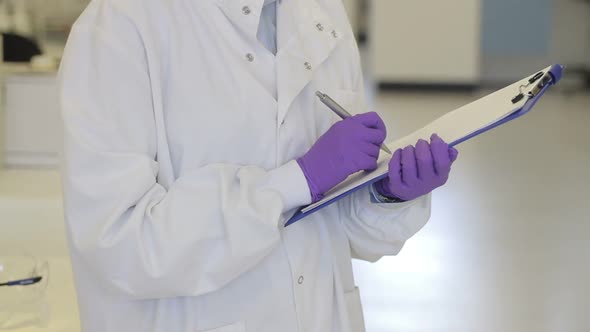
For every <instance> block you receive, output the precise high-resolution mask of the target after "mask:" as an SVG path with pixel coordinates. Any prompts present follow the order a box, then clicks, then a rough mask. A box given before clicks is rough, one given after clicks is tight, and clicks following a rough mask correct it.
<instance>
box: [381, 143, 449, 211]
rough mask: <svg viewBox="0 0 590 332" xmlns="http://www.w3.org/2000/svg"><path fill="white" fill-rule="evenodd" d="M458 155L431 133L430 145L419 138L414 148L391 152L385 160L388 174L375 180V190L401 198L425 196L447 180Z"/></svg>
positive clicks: (407, 199) (409, 147) (387, 195)
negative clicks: (387, 161)
mask: <svg viewBox="0 0 590 332" xmlns="http://www.w3.org/2000/svg"><path fill="white" fill-rule="evenodd" d="M458 155H459V152H458V151H457V150H456V149H455V148H452V147H449V145H448V144H447V143H446V142H445V141H443V140H442V139H441V138H440V137H438V135H436V134H433V135H432V136H431V137H430V144H428V142H427V141H425V140H419V141H418V143H416V147H415V148H414V147H413V146H408V147H406V148H404V149H403V150H402V149H399V150H397V151H395V152H394V154H393V157H392V158H391V160H390V161H389V177H387V178H385V179H383V180H381V181H379V182H377V183H376V184H375V189H377V191H378V192H379V193H380V194H381V195H383V196H386V197H391V198H398V199H401V200H404V201H410V200H413V199H415V198H418V197H420V196H423V195H426V194H428V193H430V192H431V191H433V190H434V189H436V188H438V187H440V186H442V185H444V184H445V183H446V182H447V179H448V178H449V173H450V172H451V165H452V164H453V162H454V161H455V160H456V159H457V156H458Z"/></svg>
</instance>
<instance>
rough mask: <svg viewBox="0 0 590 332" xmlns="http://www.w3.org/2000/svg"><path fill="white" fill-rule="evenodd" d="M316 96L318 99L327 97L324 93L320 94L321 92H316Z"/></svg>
mask: <svg viewBox="0 0 590 332" xmlns="http://www.w3.org/2000/svg"><path fill="white" fill-rule="evenodd" d="M315 95H316V96H318V97H320V98H324V96H325V95H324V94H323V93H322V92H320V91H316V92H315Z"/></svg>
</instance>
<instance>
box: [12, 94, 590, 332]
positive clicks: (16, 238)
mask: <svg viewBox="0 0 590 332" xmlns="http://www.w3.org/2000/svg"><path fill="white" fill-rule="evenodd" d="M484 93H487V92H481V93H480V92H478V93H474V94H441V93H408V92H404V93H388V94H378V95H377V96H376V97H375V98H374V108H375V110H377V111H378V112H379V113H380V114H381V115H382V116H383V117H384V118H385V120H386V122H387V124H388V128H389V131H390V133H389V136H390V137H389V139H390V140H392V139H395V138H397V137H400V136H403V135H404V134H407V133H409V132H411V131H413V130H414V129H417V128H418V127H420V126H422V125H425V124H426V123H428V122H429V121H431V120H433V119H435V118H436V117H438V116H440V115H442V114H443V113H445V112H447V111H450V110H452V109H454V108H456V107H457V106H460V105H463V104H465V103H467V102H469V101H472V100H474V99H477V98H478V97H479V96H480V95H482V94H484ZM589 105H590V95H574V96H564V95H562V94H560V93H559V92H553V93H551V94H550V95H548V96H547V97H545V98H544V100H542V101H541V103H540V104H539V106H538V107H537V108H536V109H535V110H534V111H533V112H532V113H531V114H528V115H527V116H525V117H524V118H521V119H519V120H516V121H515V122H513V123H510V124H507V125H505V126H503V127H501V128H498V129H497V130H495V131H493V132H491V133H487V134H485V135H484V136H481V137H479V138H477V139H475V140H473V141H470V142H466V143H464V144H462V145H460V146H459V147H458V148H459V150H460V153H461V155H460V158H459V160H458V161H457V163H456V165H455V166H454V169H453V173H452V177H451V179H450V180H449V182H448V185H447V186H446V187H444V188H441V189H439V190H437V191H436V192H435V194H434V200H433V210H432V218H431V220H430V222H429V223H428V224H427V226H426V227H425V228H424V229H423V230H422V231H421V232H420V233H418V235H416V236H415V237H414V238H412V239H411V240H410V241H408V243H407V244H406V246H405V248H404V249H403V250H402V252H401V253H400V255H398V256H397V257H391V258H384V259H382V260H380V261H379V262H378V263H376V264H369V263H364V262H355V270H356V281H357V284H358V285H359V287H360V289H361V292H362V298H363V303H364V309H365V320H366V324H367V331H368V332H386V331H387V332H392V331H395V332H417V331H420V332H443V331H444V332H467V331H469V332H472V331H474V332H498V331H503V332H528V331H534V332H558V331H559V332H586V331H590V315H588V313H590V264H589V260H590V241H588V235H589V234H590V217H589V215H590V203H589V202H588V200H589V199H590V178H589V175H588V173H586V172H587V171H588V169H589V167H588V165H590V148H589V147H588V144H590V130H589V129H588V127H590V107H589ZM62 219H63V212H62V207H61V194H60V190H59V176H58V174H57V172H55V171H31V170H7V171H3V172H0V227H1V230H2V231H0V244H1V245H2V247H5V248H6V247H9V248H14V247H20V248H24V249H27V250H28V251H31V252H33V253H34V254H36V255H39V256H44V257H46V258H48V259H49V260H50V263H51V264H52V271H53V273H52V277H51V283H50V288H49V290H48V300H49V302H50V304H51V306H52V318H53V321H52V322H51V323H50V324H49V326H47V327H45V328H42V327H39V328H30V329H22V330H13V331H18V332H21V331H31V332H36V331H51V332H57V331H59V332H66V331H67V332H70V331H71V332H73V331H76V329H77V328H76V326H77V318H76V317H77V308H76V307H75V303H76V302H75V297H74V289H73V283H72V277H71V271H70V267H69V263H68V260H67V258H66V257H67V256H66V243H65V231H64V227H63V221H62Z"/></svg>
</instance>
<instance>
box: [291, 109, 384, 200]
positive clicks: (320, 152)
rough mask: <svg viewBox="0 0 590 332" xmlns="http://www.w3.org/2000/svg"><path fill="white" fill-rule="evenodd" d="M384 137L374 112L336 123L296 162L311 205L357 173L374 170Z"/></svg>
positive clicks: (382, 124) (381, 121)
mask: <svg viewBox="0 0 590 332" xmlns="http://www.w3.org/2000/svg"><path fill="white" fill-rule="evenodd" d="M386 135H387V132H386V129H385V124H384V123H383V120H381V118H380V117H379V115H377V113H375V112H370V113H364V114H359V115H355V116H352V117H350V118H347V119H345V120H342V121H339V122H336V123H335V124H334V125H333V126H332V127H331V128H330V129H328V131H327V132H326V133H325V134H324V135H322V137H320V138H319V139H318V140H317V142H316V143H315V144H314V145H313V146H312V147H311V149H310V150H309V151H308V152H307V153H306V154H305V155H304V156H303V157H301V158H299V159H298V160H297V162H298V163H299V166H300V167H301V169H302V170H303V174H305V178H306V179H307V184H308V185H309V190H310V192H311V196H312V201H313V202H317V201H319V200H320V199H322V197H323V195H324V193H326V192H327V191H328V190H330V189H331V188H332V187H334V186H336V185H337V184H339V183H340V182H342V181H344V180H345V179H346V178H347V177H348V176H349V175H351V174H353V173H356V172H358V171H361V170H366V171H372V170H375V169H376V168H377V159H378V158H379V149H380V146H381V144H382V143H383V141H384V140H385V137H386Z"/></svg>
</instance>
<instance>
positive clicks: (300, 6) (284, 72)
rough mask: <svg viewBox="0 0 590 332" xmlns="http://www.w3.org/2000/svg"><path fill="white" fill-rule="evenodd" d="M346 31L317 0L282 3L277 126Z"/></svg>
mask: <svg viewBox="0 0 590 332" xmlns="http://www.w3.org/2000/svg"><path fill="white" fill-rule="evenodd" d="M346 31H348V30H346V29H343V28H342V27H340V26H338V25H337V24H336V22H335V20H334V19H333V18H332V16H331V15H330V14H329V13H328V12H327V11H326V10H325V9H323V8H322V7H321V6H320V4H319V3H318V2H317V1H316V0H282V1H281V5H280V6H279V10H278V17H277V42H278V50H279V51H278V53H277V85H278V103H279V105H278V106H279V110H278V111H279V114H278V120H279V121H278V123H281V122H282V120H283V119H284V118H285V116H286V114H287V112H288V111H289V108H290V106H291V104H292V103H293V101H294V100H295V98H297V96H298V95H299V94H300V93H301V92H302V91H303V90H304V89H305V87H306V86H307V84H308V83H309V82H311V81H312V80H313V78H314V75H315V72H316V71H317V69H318V68H319V67H321V66H322V64H323V63H324V61H325V60H326V59H328V57H329V56H330V54H331V53H332V51H333V50H334V49H335V48H336V47H337V45H338V44H340V43H341V42H343V41H344V40H345V39H347V38H353V37H352V36H347V35H346V34H345V32H346Z"/></svg>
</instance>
